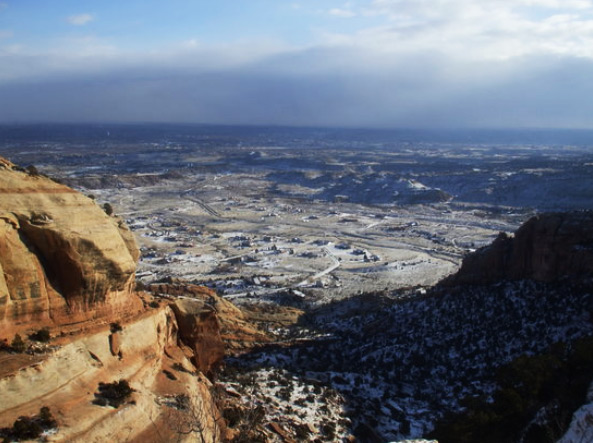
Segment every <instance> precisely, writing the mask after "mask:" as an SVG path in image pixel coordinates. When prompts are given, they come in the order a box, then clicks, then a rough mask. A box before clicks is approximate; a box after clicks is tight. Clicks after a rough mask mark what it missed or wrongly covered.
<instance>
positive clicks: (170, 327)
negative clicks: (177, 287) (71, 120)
mask: <svg viewBox="0 0 593 443" xmlns="http://www.w3.org/2000/svg"><path fill="white" fill-rule="evenodd" d="M138 255H139V252H138V249H137V247H136V244H135V241H134V238H133V236H132V234H131V232H130V231H129V230H128V228H127V227H126V226H125V225H124V224H123V223H122V222H121V221H120V220H119V219H117V218H116V217H111V216H109V215H107V214H106V213H105V212H104V211H103V210H102V209H101V208H99V207H98V206H97V205H96V204H95V202H94V201H93V200H91V199H90V198H87V197H84V196H83V195H81V194H79V193H77V192H75V191H74V190H72V189H70V188H68V187H66V186H63V185H61V184H58V183H55V182H53V181H51V180H50V179H48V178H46V177H43V176H40V175H39V174H37V172H36V171H35V170H33V171H31V172H27V171H26V170H23V169H22V168H18V167H16V166H15V165H13V164H12V163H10V162H8V161H6V160H4V159H1V158H0V339H2V338H4V339H5V340H6V343H8V342H9V340H10V339H11V338H12V337H13V336H14V335H15V334H16V333H21V334H23V335H24V336H26V334H27V333H30V332H32V331H37V330H39V329H40V328H42V327H44V326H49V327H50V329H51V336H52V340H51V346H52V347H51V350H50V351H48V350H46V352H45V354H42V355H38V356H29V355H27V354H14V353H11V352H7V351H6V350H5V349H4V350H0V363H1V364H0V399H1V401H0V427H4V426H10V424H11V423H14V421H15V419H16V418H17V417H20V416H29V417H30V416H32V415H34V414H35V413H37V411H39V409H40V407H41V406H49V407H50V409H51V411H52V412H53V414H54V416H55V418H56V420H57V423H58V427H59V431H58V433H57V434H53V435H52V436H51V437H47V438H49V439H50V440H51V441H84V442H88V441H141V442H143V443H144V442H157V441H158V442H161V441H196V439H197V438H199V439H200V441H204V442H214V441H221V440H223V439H224V432H225V427H224V420H222V418H221V414H220V411H218V409H217V405H216V403H215V401H214V400H213V398H212V396H211V395H210V388H211V383H210V381H209V380H208V379H207V378H206V377H205V376H204V375H203V373H202V371H201V370H203V372H205V373H208V372H212V371H213V370H214V369H215V368H216V366H217V365H219V364H220V362H221V359H222V356H223V355H224V345H223V343H222V340H221V338H220V329H219V324H218V320H217V317H216V312H215V310H214V309H212V308H209V307H208V306H206V304H205V303H204V302H203V301H202V300H197V299H196V300H190V301H189V302H193V303H194V305H195V306H193V307H192V306H189V307H188V306H186V305H187V304H189V302H188V303H184V301H179V303H178V304H179V306H180V307H181V308H183V309H175V310H176V311H179V312H178V313H177V314H178V315H177V316H176V315H175V314H174V312H173V311H172V309H171V308H170V307H169V306H163V305H161V306H160V307H158V308H154V309H147V310H145V308H144V307H143V306H144V305H147V306H148V304H149V301H148V300H146V301H145V302H144V303H143V301H142V299H141V296H139V295H138V294H136V293H135V292H134V291H133V287H134V284H135V282H134V273H135V269H136V261H137V259H138ZM213 295H215V294H213ZM143 297H147V295H144V296H143ZM198 304H200V306H197V305H198ZM193 308H195V309H193ZM198 308H199V309H198ZM178 319H179V320H178ZM178 321H179V324H178ZM180 331H181V334H180ZM180 335H181V337H182V338H183V342H184V344H181V343H180V342H181V340H180ZM118 380H125V381H126V383H129V386H130V387H131V388H132V389H133V395H132V398H130V399H128V400H126V401H125V402H124V404H123V405H121V406H119V408H118V409H114V408H113V407H112V406H109V405H105V404H100V403H97V402H96V400H97V398H96V397H97V395H96V392H97V389H98V386H99V384H100V383H108V384H109V383H112V382H117V381H118ZM183 399H192V402H191V405H190V404H189V403H188V406H187V407H186V406H185V402H184V401H183ZM179 405H184V407H183V408H181V407H180V406H179ZM190 406H191V407H190ZM196 420H197V421H196ZM188 424H189V425H190V431H187V429H188Z"/></svg>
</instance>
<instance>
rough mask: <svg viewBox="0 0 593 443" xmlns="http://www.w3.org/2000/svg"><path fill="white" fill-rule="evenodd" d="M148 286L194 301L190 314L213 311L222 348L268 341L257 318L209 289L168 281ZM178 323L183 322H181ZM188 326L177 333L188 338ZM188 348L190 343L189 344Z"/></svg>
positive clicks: (176, 311)
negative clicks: (258, 324) (192, 312)
mask: <svg viewBox="0 0 593 443" xmlns="http://www.w3.org/2000/svg"><path fill="white" fill-rule="evenodd" d="M149 289H150V291H151V292H153V293H154V294H157V295H160V296H166V297H174V298H178V297H181V298H182V299H185V300H190V301H191V300H195V301H197V302H198V303H197V304H193V308H189V306H188V310H189V311H188V312H190V311H195V314H192V315H194V316H195V315H198V316H199V315H201V314H200V312H202V311H204V312H206V311H214V312H215V313H216V318H217V321H218V323H219V325H220V337H221V338H222V341H223V342H224V344H225V347H226V348H227V349H228V350H230V351H242V350H245V349H249V348H251V347H253V346H254V345H255V344H258V343H266V342H268V341H269V340H270V339H269V337H268V336H267V335H266V333H265V331H262V330H260V329H259V328H258V327H257V325H256V323H257V319H254V318H253V316H252V315H248V314H247V313H246V312H245V311H242V310H241V309H239V308H238V307H237V306H235V305H234V304H232V303H231V302H229V301H228V300H225V299H224V298H222V297H220V296H219V295H217V294H216V292H215V291H213V290H212V289H210V288H207V287H204V286H199V285H192V284H188V283H183V282H176V283H173V282H172V283H160V284H153V285H150V288H149ZM175 304H177V302H175ZM172 307H173V309H174V311H175V313H176V314H177V315H180V316H185V317H186V316H187V315H188V313H185V314H182V313H181V306H178V307H177V308H176V307H175V306H174V305H173V306H172ZM266 320H268V321H269V320H270V319H269V318H267V319H266ZM193 321H194V320H188V322H190V323H193ZM180 322H181V323H185V322H184V321H180ZM180 327H181V325H180ZM192 328H193V327H192V326H188V327H187V328H182V331H181V336H182V337H184V336H185V337H190V336H191V335H193V333H190V331H191V330H192ZM183 329H185V330H183ZM190 347H193V346H192V345H190Z"/></svg>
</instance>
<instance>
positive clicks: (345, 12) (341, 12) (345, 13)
mask: <svg viewBox="0 0 593 443" xmlns="http://www.w3.org/2000/svg"><path fill="white" fill-rule="evenodd" d="M328 13H329V15H333V16H334V17H342V18H350V17H355V16H356V13H355V12H353V11H351V10H349V9H341V8H333V9H330V10H329V11H328Z"/></svg>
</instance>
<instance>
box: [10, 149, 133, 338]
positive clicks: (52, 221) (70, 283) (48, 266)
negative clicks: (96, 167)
mask: <svg viewBox="0 0 593 443" xmlns="http://www.w3.org/2000/svg"><path fill="white" fill-rule="evenodd" d="M137 259H138V249H137V247H136V244H135V242H134V239H133V236H132V234H131V232H130V231H129V230H128V228H127V227H126V226H125V225H124V224H123V223H122V222H121V221H120V220H119V219H117V218H115V217H109V216H108V215H106V214H105V213H104V212H103V210H102V209H101V208H99V207H98V206H97V205H96V204H95V203H94V201H93V200H91V199H90V198H87V197H85V196H83V195H82V194H80V193H78V192H76V191H74V190H72V189H70V188H68V187H66V186H64V185H61V184H58V183H55V182H53V181H52V180H50V179H48V178H46V177H43V176H40V175H31V174H29V173H27V172H24V171H22V169H20V168H17V167H15V166H14V165H13V164H12V163H10V162H8V161H7V160H5V159H1V158H0V271H1V272H0V336H4V335H6V334H7V333H8V332H12V333H14V332H16V331H20V330H23V329H26V328H29V327H31V326H35V327H42V326H57V325H74V324H76V323H80V322H84V321H87V320H91V319H94V320H96V319H100V318H104V317H112V316H118V315H122V314H124V313H127V314H130V313H133V312H134V311H138V310H139V308H140V306H141V304H140V302H139V299H138V298H137V297H135V296H132V294H131V291H132V285H133V284H134V272H135V269H136V260H137Z"/></svg>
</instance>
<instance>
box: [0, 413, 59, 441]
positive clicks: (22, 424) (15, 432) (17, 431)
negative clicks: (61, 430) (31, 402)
mask: <svg viewBox="0 0 593 443" xmlns="http://www.w3.org/2000/svg"><path fill="white" fill-rule="evenodd" d="M57 426H58V423H57V421H56V420H55V419H54V417H53V416H52V414H51V412H50V410H49V408H48V407H47V406H43V407H42V408H41V409H40V410H39V414H38V415H36V416H33V417H26V416H21V417H19V418H17V419H16V420H15V422H14V424H13V425H12V428H3V429H0V436H1V437H3V441H5V442H8V441H15V440H16V441H21V440H32V439H37V438H39V436H40V435H41V434H42V433H43V431H46V430H48V429H52V428H56V427H57Z"/></svg>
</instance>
